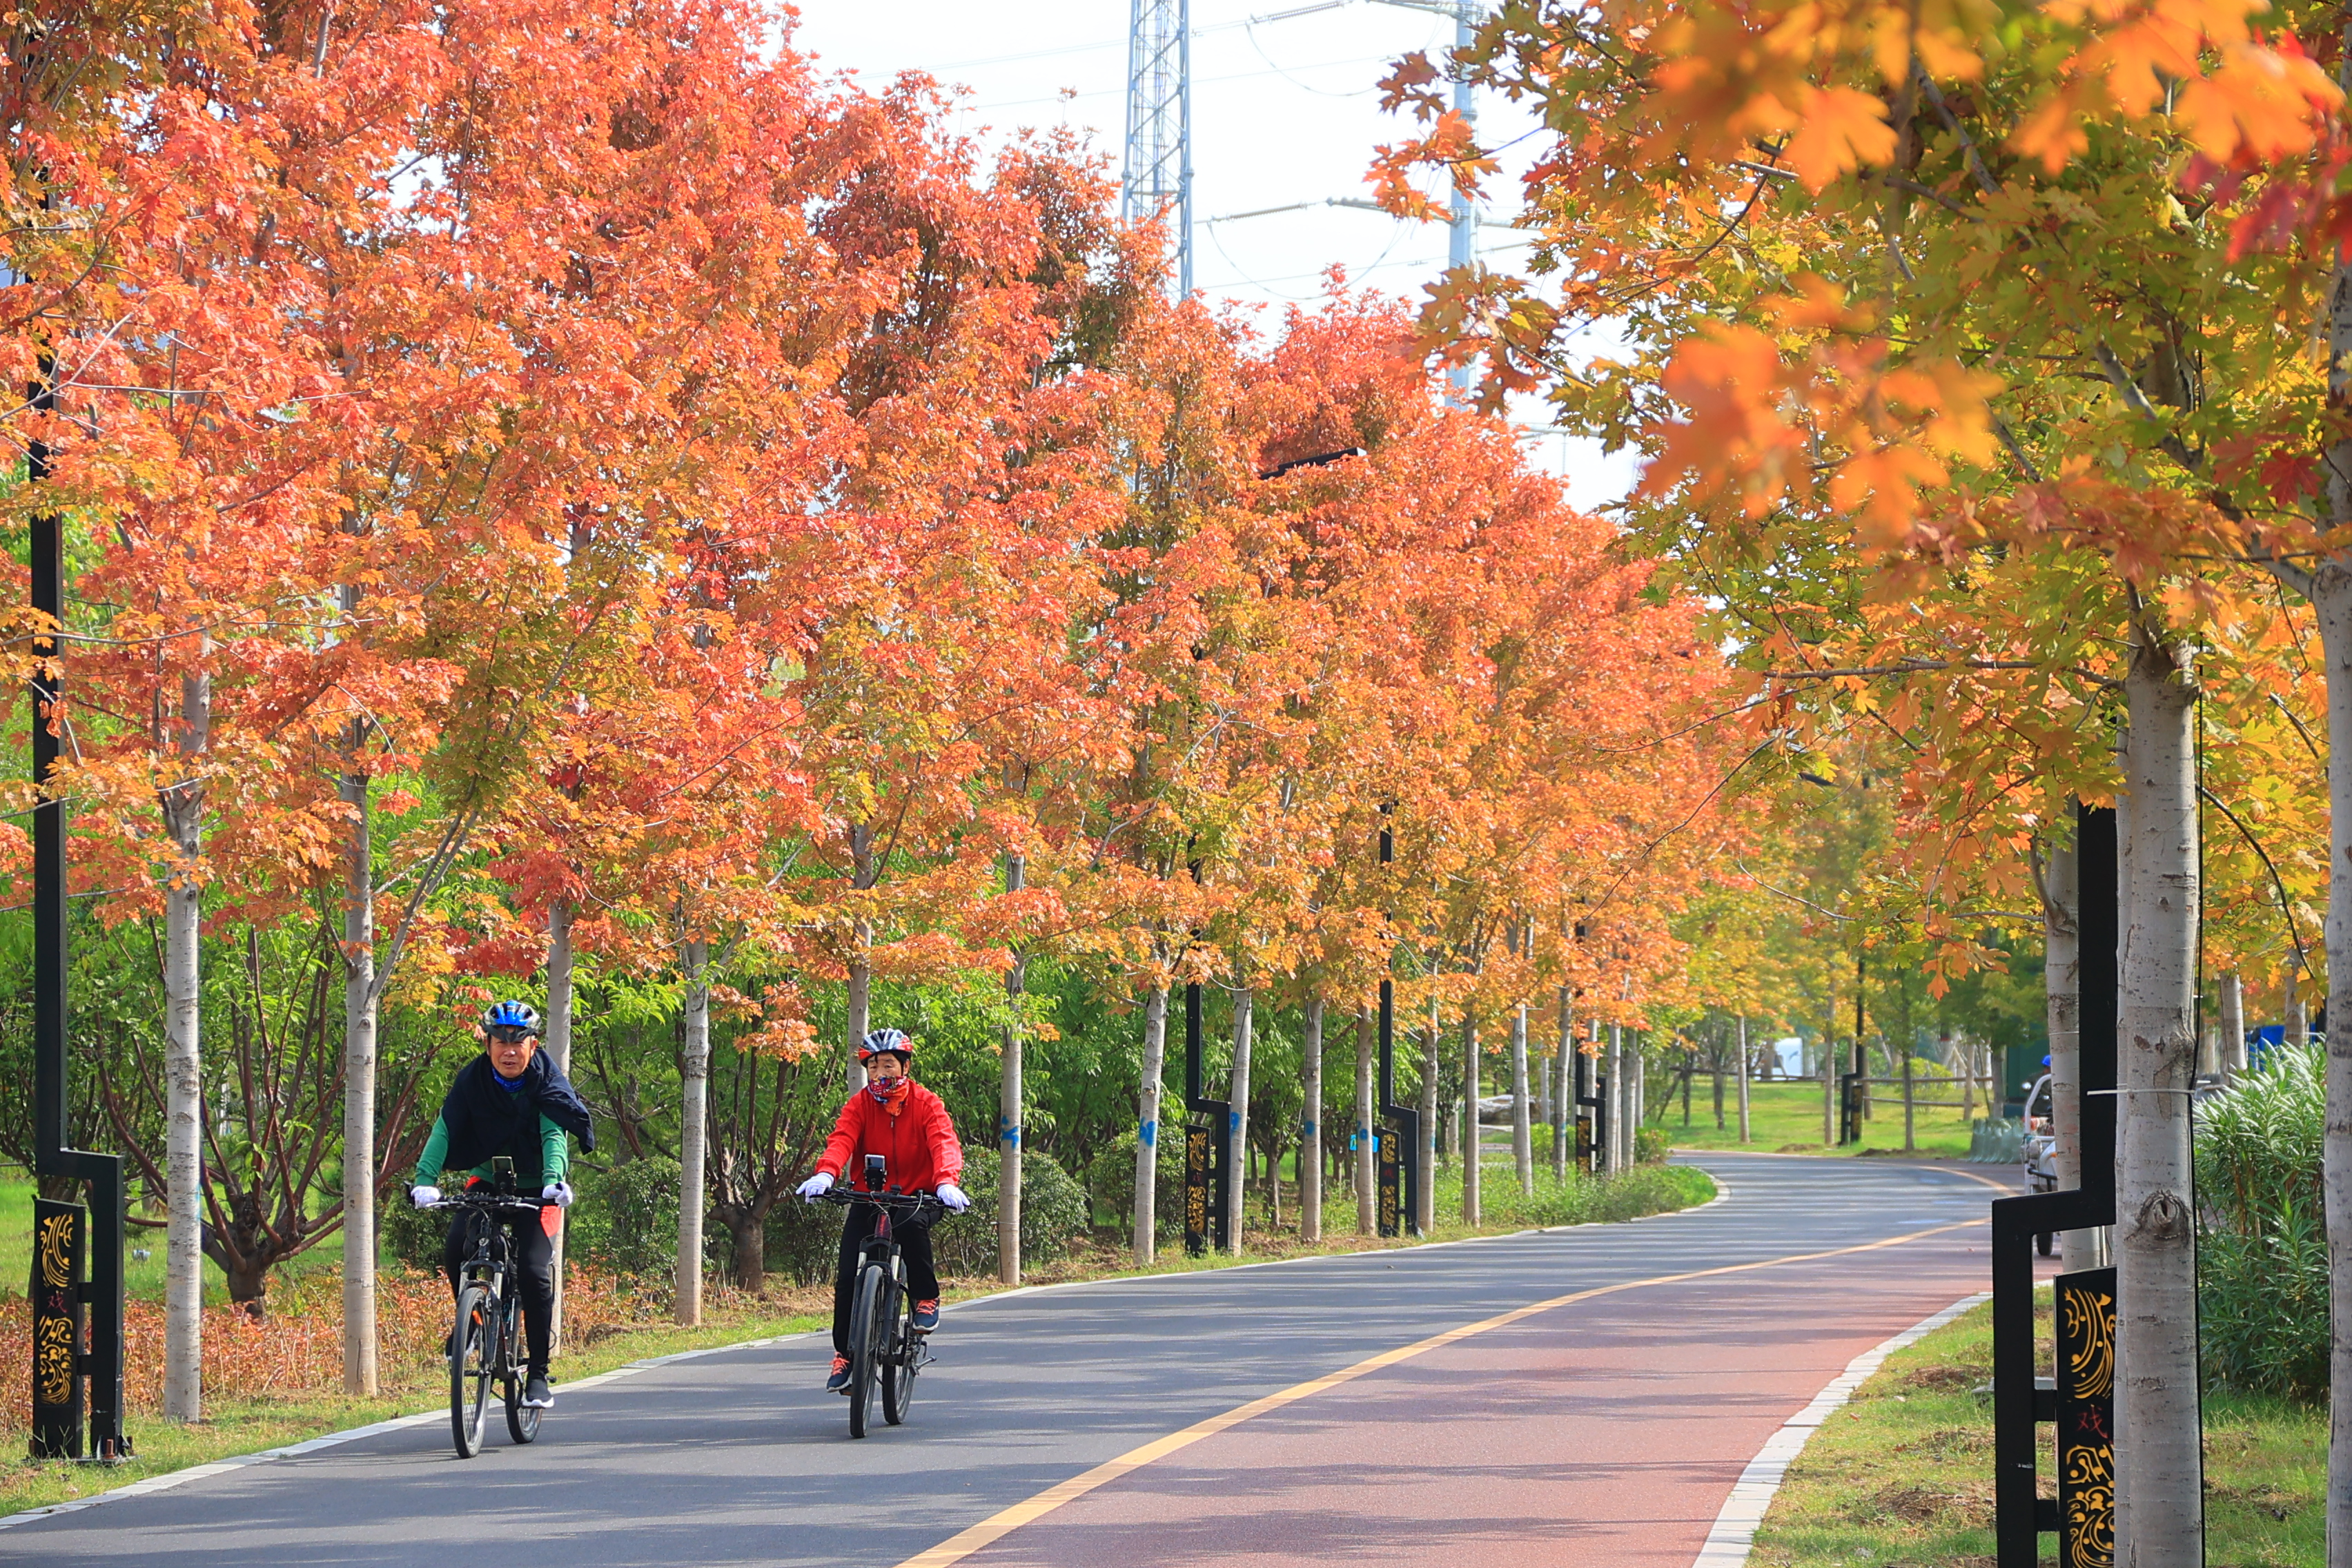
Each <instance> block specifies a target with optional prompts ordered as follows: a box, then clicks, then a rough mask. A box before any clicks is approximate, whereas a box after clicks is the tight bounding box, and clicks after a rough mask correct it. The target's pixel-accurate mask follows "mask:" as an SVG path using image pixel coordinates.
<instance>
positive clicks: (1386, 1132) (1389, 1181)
mask: <svg viewBox="0 0 2352 1568" xmlns="http://www.w3.org/2000/svg"><path fill="white" fill-rule="evenodd" d="M1400 1142H1402V1140H1400V1139H1399V1138H1398V1137H1397V1132H1396V1128H1395V1126H1394V1124H1391V1125H1389V1126H1387V1127H1384V1128H1382V1129H1381V1133H1380V1137H1379V1139H1378V1141H1377V1142H1376V1144H1375V1149H1376V1154H1375V1158H1376V1159H1377V1160H1378V1162H1379V1170H1380V1204H1379V1219H1380V1232H1381V1235H1382V1236H1401V1235H1402V1234H1403V1233H1404V1226H1403V1225H1402V1219H1401V1216H1400V1215H1398V1213H1397V1194H1398V1193H1399V1192H1400V1191H1401V1190H1402V1187H1403V1173H1402V1170H1401V1169H1400V1167H1399V1165H1398V1162H1397V1152H1398V1144H1399V1143H1400Z"/></svg>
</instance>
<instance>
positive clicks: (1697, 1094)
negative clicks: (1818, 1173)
mask: <svg viewBox="0 0 2352 1568" xmlns="http://www.w3.org/2000/svg"><path fill="white" fill-rule="evenodd" d="M1872 1092H1873V1093H1874V1094H1889V1093H1891V1094H1894V1095H1897V1096H1899V1095H1900V1094H1901V1093H1902V1090H1901V1089H1899V1088H1898V1089H1893V1090H1889V1089H1884V1088H1880V1089H1873V1090H1872ZM1916 1094H1917V1096H1918V1098H1919V1099H1922V1100H1927V1099H1935V1100H1955V1101H1957V1100H1958V1099H1959V1091H1958V1090H1957V1089H1954V1088H1953V1087H1952V1086H1951V1085H1950V1084H1949V1083H1948V1082H1937V1083H1933V1084H1930V1083H1927V1082H1926V1081H1924V1080H1923V1081H1922V1082H1921V1083H1920V1085H1919V1087H1918V1089H1917V1090H1916ZM1649 1110H1650V1118H1649V1121H1648V1125H1650V1126H1653V1127H1663V1128H1664V1129H1665V1133H1666V1137H1667V1138H1668V1140H1669V1141H1671V1142H1672V1143H1673V1144H1674V1146H1675V1148H1677V1149H1738V1148H1741V1147H1746V1148H1748V1149H1753V1150H1761V1151H1763V1152H1766V1153H1789V1154H1800V1153H1801V1154H1847V1155H1851V1154H1900V1153H1902V1152H1904V1149H1903V1107H1902V1106H1900V1105H1874V1106H1872V1107H1871V1108H1870V1110H1871V1114H1870V1120H1868V1121H1864V1123H1863V1124H1862V1125H1863V1140H1862V1142H1861V1143H1860V1144H1859V1145H1858V1146H1853V1145H1850V1146H1848V1147H1846V1148H1843V1149H1839V1148H1823V1147H1822V1086H1821V1084H1820V1082H1819V1081H1818V1080H1807V1081H1800V1082H1794V1083H1791V1082H1786V1081H1782V1082H1775V1083H1751V1084H1749V1085H1748V1126H1749V1128H1750V1130H1751V1131H1753V1133H1754V1137H1753V1138H1752V1139H1751V1141H1750V1142H1748V1143H1747V1144H1745V1145H1742V1144H1741V1143H1740V1142H1739V1086H1738V1084H1736V1083H1732V1082H1729V1081H1727V1082H1726V1083H1725V1084H1724V1086H1723V1123H1724V1125H1723V1131H1719V1132H1718V1131H1716V1126H1715V1089H1714V1084H1713V1080H1711V1079H1707V1078H1706V1077H1704V1076H1702V1077H1701V1078H1700V1079H1698V1080H1697V1081H1696V1083H1694V1084H1693V1085H1692V1086H1691V1119H1690V1124H1689V1125H1688V1126H1685V1125H1684V1124H1683V1102H1682V1097H1681V1096H1680V1095H1676V1096H1675V1100H1674V1103H1673V1104H1672V1105H1668V1106H1659V1105H1653V1106H1651V1107H1650V1108H1649ZM1662 1110H1663V1111H1664V1119H1663V1120H1661V1119H1660V1116H1659V1112H1660V1111H1662ZM1976 1114H1977V1115H1979V1116H1982V1115H1984V1114H1985V1110H1984V1107H1983V1105H1982V1104H1981V1103H1979V1105H1978V1107H1977V1110H1976ZM1913 1127H1914V1130H1915V1134H1916V1135H1915V1138H1914V1146H1913V1152H1916V1153H1919V1154H1923V1155H1928V1156H1931V1157H1937V1158H1943V1159H1957V1158H1958V1157H1960V1156H1962V1155H1965V1154H1966V1153H1967V1152H1969V1124H1968V1121H1966V1120H1965V1119H1964V1118H1962V1116H1961V1115H1960V1112H1959V1110H1958V1107H1957V1106H1955V1107H1953V1108H1951V1109H1944V1108H1941V1107H1938V1108H1936V1109H1933V1110H1930V1109H1927V1108H1926V1107H1924V1106H1923V1107H1920V1108H1918V1109H1917V1110H1916V1111H1915V1113H1914V1121H1913Z"/></svg>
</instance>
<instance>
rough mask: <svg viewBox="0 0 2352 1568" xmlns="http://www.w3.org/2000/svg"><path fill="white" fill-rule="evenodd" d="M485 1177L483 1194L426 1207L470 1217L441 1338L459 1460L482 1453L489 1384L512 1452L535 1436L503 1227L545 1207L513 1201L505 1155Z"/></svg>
mask: <svg viewBox="0 0 2352 1568" xmlns="http://www.w3.org/2000/svg"><path fill="white" fill-rule="evenodd" d="M492 1170H493V1172H494V1174H493V1176H492V1178H491V1181H490V1184H489V1186H488V1190H486V1191H467V1192H459V1193H453V1194H450V1195H449V1196H447V1197H445V1198H443V1199H442V1200H441V1201H440V1202H439V1203H436V1204H435V1205H432V1206H433V1207H435V1208H436V1209H464V1210H468V1211H470V1212H471V1213H472V1214H473V1215H474V1216H475V1218H474V1220H473V1227H474V1237H473V1241H474V1249H473V1256H472V1257H470V1258H467V1260H466V1263H465V1265H464V1267H463V1268H460V1269H459V1270H458V1274H457V1321H456V1323H455V1324H454V1325H453V1326H452V1327H451V1329H450V1331H449V1431H450V1436H452V1437H453V1438H454V1439H455V1440H456V1443H457V1457H458V1458H461V1459H470V1458H473V1457H474V1456H475V1455H477V1454H478V1453H480V1452H481V1451H482V1437H483V1436H484V1427H485V1426H486V1425H487V1424H488V1415H489V1404H490V1384H492V1383H497V1384H500V1385H501V1389H502V1392H503V1393H504V1394H505V1396H506V1407H507V1435H508V1436H510V1437H512V1438H513V1439H514V1440H515V1442H517V1443H518V1444H522V1443H530V1442H532V1441H534V1440H536V1439H537V1438H538V1436H539V1417H540V1414H541V1413H540V1412H539V1411H538V1410H537V1409H535V1408H533V1407H532V1406H530V1405H525V1404H524V1403H523V1392H524V1380H525V1377H526V1375H527V1372H526V1367H525V1351H524V1345H523V1322H522V1293H521V1291H520V1289H519V1288H518V1271H517V1270H516V1268H515V1267H514V1258H513V1257H512V1255H511V1247H510V1245H509V1242H508V1239H507V1227H506V1225H505V1223H504V1222H506V1221H508V1220H514V1221H522V1220H525V1219H528V1220H529V1221H530V1223H532V1224H534V1225H536V1224H538V1223H540V1212H541V1209H542V1208H544V1207H545V1206H546V1205H543V1204H541V1202H540V1201H539V1200H538V1199H536V1198H524V1197H519V1196H517V1195H516V1194H515V1192H514V1172H513V1169H512V1167H511V1165H510V1164H509V1161H508V1159H507V1157H506V1156H505V1155H503V1154H502V1155H500V1156H499V1157H498V1159H497V1160H496V1161H494V1162H493V1163H492Z"/></svg>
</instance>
